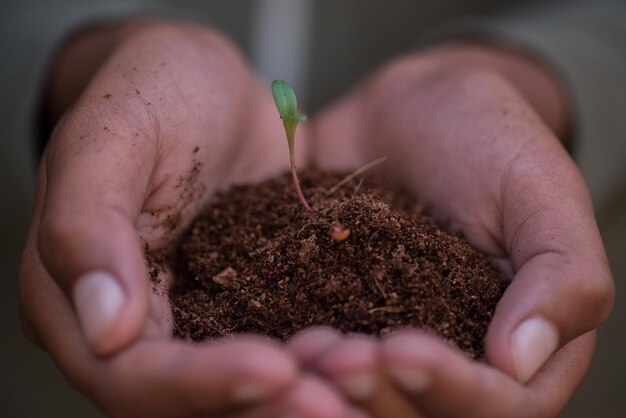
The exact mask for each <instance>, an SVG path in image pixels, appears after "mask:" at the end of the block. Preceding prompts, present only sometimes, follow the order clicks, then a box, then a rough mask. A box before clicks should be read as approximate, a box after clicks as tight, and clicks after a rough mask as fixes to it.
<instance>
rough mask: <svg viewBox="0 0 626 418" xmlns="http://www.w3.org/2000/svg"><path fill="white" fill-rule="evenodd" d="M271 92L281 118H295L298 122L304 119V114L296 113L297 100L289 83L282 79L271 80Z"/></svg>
mask: <svg viewBox="0 0 626 418" xmlns="http://www.w3.org/2000/svg"><path fill="white" fill-rule="evenodd" d="M272 94H273V95H274V102H276V107H277V108H278V113H279V114H280V117H281V119H295V120H297V121H298V122H304V121H305V120H306V115H299V114H298V113H297V111H298V101H297V100H296V95H295V93H294V92H293V89H292V88H291V86H290V85H289V84H287V83H286V82H284V81H283V80H274V81H272Z"/></svg>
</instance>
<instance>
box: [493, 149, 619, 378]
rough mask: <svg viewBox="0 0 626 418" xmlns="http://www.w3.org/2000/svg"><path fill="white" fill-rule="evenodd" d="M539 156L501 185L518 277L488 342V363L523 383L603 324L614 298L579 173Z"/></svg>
mask: <svg viewBox="0 0 626 418" xmlns="http://www.w3.org/2000/svg"><path fill="white" fill-rule="evenodd" d="M539 151H540V152H537V153H536V154H535V153H533V154H532V155H529V156H528V157H526V156H521V157H520V158H519V160H518V161H516V162H515V164H513V165H512V166H511V169H510V171H509V176H508V177H507V178H506V181H505V184H503V187H502V190H503V192H502V193H503V197H502V202H503V203H502V219H503V232H504V239H505V243H506V246H507V251H508V254H509V256H510V259H511V262H512V266H513V271H514V272H515V276H514V278H513V281H512V283H511V285H510V286H509V288H508V289H507V290H506V292H505V294H504V296H503V298H502V300H501V301H500V303H499V304H498V308H497V310H496V313H495V315H494V318H493V321H492V323H491V325H490V328H489V332H488V335H487V341H486V353H487V358H488V360H489V361H490V362H491V363H492V364H494V365H496V366H497V367H499V368H501V369H503V370H504V371H506V372H508V373H509V374H510V375H512V376H514V377H515V378H516V379H517V380H518V381H519V382H521V383H526V382H528V381H529V380H530V379H531V378H532V377H533V376H534V375H535V373H536V372H537V371H538V370H539V369H540V368H541V367H542V366H543V365H544V363H545V362H546V360H548V358H549V357H550V356H551V355H552V354H553V353H554V352H555V351H556V350H558V349H559V348H561V347H562V346H564V345H565V344H567V343H568V342H570V341H572V340H573V339H575V338H577V337H578V336H580V335H582V334H585V333H587V332H588V331H591V330H593V329H595V328H597V327H598V326H599V325H600V324H601V323H602V322H604V320H605V319H606V318H607V316H608V314H609V312H610V310H611V306H612V300H613V294H614V288H613V281H612V277H611V272H610V269H609V266H608V261H607V259H606V255H605V252H604V246H603V244H602V239H601V237H600V233H599V231H598V227H597V225H596V223H595V217H594V213H593V207H592V204H591V198H590V196H589V192H588V190H587V188H586V186H585V184H584V181H583V180H582V177H581V175H580V173H579V172H578V170H577V169H576V167H575V166H574V164H573V162H571V160H569V159H568V158H567V157H566V156H565V155H564V151H563V150H561V149H559V150H554V149H552V150H549V149H545V148H544V149H540V150H539ZM520 197H523V198H520Z"/></svg>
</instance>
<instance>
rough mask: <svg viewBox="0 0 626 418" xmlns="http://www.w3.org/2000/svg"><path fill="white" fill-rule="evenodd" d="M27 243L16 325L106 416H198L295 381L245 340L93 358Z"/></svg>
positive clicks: (158, 341) (291, 370) (290, 371)
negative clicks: (23, 327)
mask: <svg viewBox="0 0 626 418" xmlns="http://www.w3.org/2000/svg"><path fill="white" fill-rule="evenodd" d="M34 227H36V224H35V225H34ZM33 229H35V228H33ZM33 238H34V232H33V231H31V234H30V235H29V240H28V243H27V246H26V249H25V252H24V260H23V263H22V269H21V272H20V277H21V280H20V297H21V306H22V318H23V322H24V323H25V324H27V327H28V329H29V330H30V332H29V334H30V335H31V336H33V337H34V338H35V339H36V341H38V343H39V344H40V345H41V346H42V347H43V348H44V349H45V350H47V351H48V352H49V353H50V355H51V356H52V357H53V358H54V359H55V362H56V363H57V364H58V365H59V367H60V369H61V370H62V371H63V373H64V375H65V376H66V377H67V378H68V379H69V380H70V381H71V382H72V383H73V384H74V385H75V386H76V387H77V388H79V389H80V390H81V391H82V392H84V393H86V394H87V395H88V396H89V397H90V398H91V399H93V400H95V401H96V402H97V403H98V404H99V405H100V406H101V407H102V408H103V409H105V410H106V411H107V412H108V413H110V414H111V415H112V416H134V417H144V416H145V417H168V416H172V417H173V416H186V415H191V416H193V415H202V414H204V415H206V414H208V413H214V412H215V411H223V410H230V409H232V408H235V407H238V406H241V405H243V404H252V403H254V402H261V401H269V400H270V399H272V398H273V397H275V396H277V395H278V394H280V393H281V392H282V391H283V390H284V389H285V388H286V387H288V386H289V385H290V384H292V383H293V382H294V381H295V377H296V365H295V362H294V361H293V359H292V358H291V356H289V355H288V354H287V353H286V352H285V351H284V350H283V349H280V348H279V347H277V346H275V345H274V344H271V343H270V342H268V341H267V340H261V339H259V338H251V337H241V338H237V339H233V340H222V341H218V342H212V343H207V344H187V343H183V342H180V341H171V340H169V337H168V336H165V335H160V336H158V335H159V334H158V333H156V334H155V335H157V337H150V338H149V339H148V338H147V337H145V338H144V339H142V340H141V341H140V342H136V343H135V344H133V345H131V346H128V347H127V348H126V349H125V350H124V351H122V352H119V353H118V354H115V355H113V356H110V357H107V358H104V359H103V358H100V357H96V356H95V355H94V354H93V353H92V352H91V350H90V349H89V347H88V345H87V344H86V341H85V340H84V338H83V337H82V335H81V332H80V328H79V324H78V322H77V320H76V317H75V315H74V313H73V311H72V308H71V306H70V304H69V301H68V300H67V298H66V297H65V296H64V295H63V293H62V292H61V290H60V288H59V287H58V285H57V284H56V283H55V282H54V281H53V280H52V279H51V278H50V277H49V275H48V274H47V273H46V271H45V270H44V269H43V266H42V264H41V263H40V262H39V259H38V253H37V251H36V249H35V247H34V240H33ZM146 328H150V326H147V327H146ZM138 399H150V400H151V401H150V402H137V400H138Z"/></svg>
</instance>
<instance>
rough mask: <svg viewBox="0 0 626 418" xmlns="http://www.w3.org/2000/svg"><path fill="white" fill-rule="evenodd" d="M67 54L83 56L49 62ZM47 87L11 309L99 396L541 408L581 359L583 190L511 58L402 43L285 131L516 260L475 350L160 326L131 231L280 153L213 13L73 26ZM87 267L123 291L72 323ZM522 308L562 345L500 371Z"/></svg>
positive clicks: (303, 149) (369, 410)
mask: <svg viewBox="0 0 626 418" xmlns="http://www.w3.org/2000/svg"><path fill="white" fill-rule="evenodd" d="M106 34H108V36H105V35H106ZM85 59H87V61H88V62H91V63H92V65H90V66H87V67H88V68H91V70H90V71H92V73H91V74H88V75H85V74H80V76H79V75H75V76H74V77H68V76H67V74H68V72H67V71H69V70H67V69H68V68H70V69H71V68H73V66H72V63H73V62H77V61H81V62H84V60H85ZM96 69H97V71H95V70H96ZM66 70H67V71H66ZM76 84H80V86H77V85H76ZM522 92H523V93H522ZM47 97H48V100H47V102H46V109H47V114H49V115H50V117H51V120H53V121H55V118H56V117H57V116H60V115H63V116H62V118H61V119H60V121H58V123H57V124H56V128H55V130H54V132H53V134H52V137H51V140H50V142H49V144H48V147H47V149H46V151H45V154H44V156H43V158H42V162H41V166H40V173H39V188H38V196H37V203H36V208H35V213H34V217H33V222H32V225H31V231H30V234H29V237H28V241H27V245H26V248H25V251H24V257H23V262H22V269H21V276H20V297H21V308H22V319H23V323H24V329H25V332H26V334H27V335H28V336H29V337H30V338H31V339H32V340H33V341H34V342H35V343H36V344H38V345H39V346H40V347H42V348H43V349H44V350H46V351H48V352H49V353H50V354H51V355H52V357H53V358H54V360H55V361H56V362H57V364H58V365H59V367H60V368H61V370H62V371H63V372H64V374H65V375H66V376H67V378H68V379H69V380H70V381H71V382H72V383H73V384H74V385H75V386H76V387H77V388H79V389H80V390H81V391H82V392H84V393H85V394H86V395H87V396H88V397H90V398H91V399H93V400H94V401H95V402H96V403H97V404H98V405H99V406H100V407H101V408H102V409H103V410H105V411H106V412H107V413H109V414H110V415H112V416H115V417H143V416H146V417H170V416H185V417H187V416H188V417H200V416H202V417H206V416H228V417H250V418H253V417H273V416H276V417H282V416H286V415H288V414H292V415H297V416H299V417H322V418H326V417H328V418H333V417H380V418H383V417H461V416H463V417H501V416H511V417H551V416H555V415H556V414H557V413H558V412H559V411H560V410H561V408H562V407H563V405H564V404H565V402H566V401H567V400H568V399H569V397H570V396H571V394H572V393H573V391H574V389H575V388H576V386H577V385H578V383H579V382H580V380H581V379H582V377H583V375H584V373H585V372H586V370H587V368H588V366H589V361H590V358H591V355H592V352H593V346H594V338H595V335H594V332H593V330H594V329H595V328H596V327H597V326H598V325H599V324H600V323H602V321H603V320H604V319H605V318H606V316H607V315H608V312H609V310H610V307H611V302H612V295H613V285H612V279H611V275H610V271H609V269H608V265H607V261H606V257H605V254H604V249H603V246H602V242H601V240H600V236H599V234H598V231H597V227H596V225H595V221H594V217H593V210H592V206H591V201H590V198H589V193H588V191H587V188H586V186H585V184H584V182H583V180H582V177H581V176H580V173H579V172H578V170H577V168H576V167H575V165H574V163H573V162H572V161H571V159H570V158H569V157H568V155H567V153H566V151H565V150H564V148H563V145H562V144H561V141H560V140H559V137H563V138H564V137H566V134H567V110H566V106H565V100H564V98H563V96H562V94H561V92H560V90H559V88H558V85H557V84H555V82H554V80H553V79H552V78H551V77H550V76H549V74H548V73H546V72H545V71H544V70H543V69H542V68H541V66H540V65H539V64H537V63H535V62H533V61H531V60H529V59H528V58H527V57H524V56H522V55H520V54H517V53H514V52H510V51H506V50H501V49H498V48H494V47H487V46H480V45H454V46H449V47H440V48H437V49H434V50H431V51H425V52H422V53H420V54H412V55H408V56H405V57H402V58H400V59H398V60H396V61H394V62H391V63H389V64H388V65H386V66H385V67H383V68H382V69H380V70H379V71H377V72H376V73H375V74H373V75H372V76H371V77H370V78H368V80H366V81H365V82H364V83H362V84H360V85H358V86H357V87H356V88H355V89H354V90H353V92H352V93H350V94H349V95H348V96H346V97H344V98H342V99H340V100H338V102H337V103H335V104H334V105H332V106H330V107H329V108H328V109H326V110H325V111H323V112H322V113H321V114H320V115H318V116H317V117H315V118H314V120H313V121H311V122H310V123H309V122H307V123H306V124H302V125H301V126H300V127H299V132H298V136H299V138H298V144H299V145H298V147H297V152H298V154H299V155H297V159H298V161H299V164H300V165H302V164H303V163H304V162H306V161H311V160H314V161H315V162H316V163H317V164H319V165H320V166H322V167H324V168H331V169H349V168H355V167H358V166H360V165H362V164H364V163H366V162H368V161H371V160H372V159H374V158H376V157H379V156H380V155H387V156H388V157H389V158H390V160H391V161H392V163H391V164H388V166H389V167H394V168H395V169H396V170H397V174H398V175H399V176H400V178H401V179H403V181H405V182H406V183H407V186H409V187H410V188H411V190H413V191H414V192H415V193H416V194H417V195H418V196H420V198H421V199H423V200H424V201H425V202H426V203H428V204H429V205H430V206H431V207H432V208H433V210H434V211H435V214H436V215H437V216H439V217H440V219H441V220H442V221H444V222H447V223H448V224H449V225H450V226H451V227H452V228H455V229H460V230H462V231H463V233H464V234H465V235H466V236H467V237H468V239H469V240H470V241H471V242H472V243H473V244H474V245H475V246H477V247H479V248H481V249H482V250H483V251H486V252H487V253H489V254H491V255H492V256H493V257H494V258H499V259H502V260H508V261H504V262H503V265H508V269H509V270H510V271H511V272H512V275H513V276H514V278H513V282H512V285H511V286H510V288H509V289H508V290H507V292H506V294H505V296H504V298H503V300H502V302H501V303H500V304H499V306H498V309H497V312H496V315H495V316H494V319H493V323H492V325H491V327H490V329H489V334H488V337H487V360H488V363H476V362H473V361H471V360H470V359H468V358H467V357H466V356H465V355H464V354H463V353H460V352H458V351H457V350H455V349H453V348H451V347H450V346H448V345H446V344H444V343H443V342H441V341H440V340H438V339H436V338H434V337H432V336H429V335H426V334H424V333H420V332H418V331H414V330H413V331H409V330H407V331H401V332H398V333H396V334H393V335H391V336H389V337H387V338H385V339H382V340H374V339H370V338H367V337H360V336H342V335H339V334H337V333H336V332H334V331H332V330H328V329H311V330H306V331H304V332H303V333H302V334H300V335H298V336H296V337H294V338H293V340H292V341H290V342H289V343H288V344H286V345H282V346H281V345H278V344H276V343H274V342H271V341H268V340H264V339H259V338H254V337H245V336H242V337H237V338H234V339H229V340H223V341H211V342H207V343H205V344H200V345H190V344H187V343H184V342H180V341H172V340H171V338H170V335H171V313H170V312H169V307H168V305H167V297H166V296H165V295H164V292H163V291H164V289H166V287H167V283H168V281H169V280H171V277H170V276H169V275H168V274H167V272H164V273H163V274H162V277H161V279H162V280H161V284H160V289H157V291H156V292H153V291H152V289H151V285H150V284H149V282H148V280H147V279H146V276H147V272H146V268H145V265H144V261H143V252H142V249H143V246H144V245H146V244H147V245H148V246H149V247H150V248H151V249H158V248H162V247H163V246H165V245H167V244H168V243H170V242H172V241H173V240H175V239H176V237H177V236H178V234H180V232H181V231H182V230H183V229H184V227H185V226H186V225H188V223H189V222H190V221H191V220H192V219H193V217H194V216H195V214H196V213H197V212H198V211H199V210H201V208H202V207H203V206H204V205H205V204H206V203H207V201H208V200H209V198H210V196H211V195H212V194H213V193H214V192H215V191H216V190H217V189H219V188H221V187H226V186H228V185H229V184H232V183H233V182H245V181H255V180H260V179H263V178H266V177H268V176H271V175H273V174H276V173H278V172H281V171H285V170H287V169H288V166H289V155H288V149H287V147H286V146H285V143H284V140H281V138H283V136H284V133H283V131H282V129H283V128H282V125H281V123H280V120H279V119H278V117H277V114H276V110H275V108H274V104H273V100H272V97H271V94H270V91H269V89H268V88H267V87H266V86H262V85H261V84H260V82H259V81H258V80H257V79H256V78H255V76H254V75H253V74H252V73H251V71H250V70H249V69H248V67H247V65H246V64H245V62H244V61H243V59H242V58H241V56H240V54H239V53H238V52H237V50H236V48H235V47H234V46H233V45H232V44H230V43H229V42H228V41H227V40H225V39H224V38H222V37H221V36H220V35H219V34H216V33H214V32H210V31H208V30H206V29H201V28H197V27H189V26H180V25H172V24H166V23H154V22H139V23H128V24H121V25H118V26H111V27H106V28H98V29H97V30H93V31H89V30H88V31H85V32H83V33H81V34H80V36H78V37H77V38H75V39H74V40H73V41H71V42H70V43H69V44H68V45H67V46H66V48H65V49H64V50H63V51H62V52H61V54H60V56H59V59H58V60H57V63H56V66H55V67H54V69H53V71H52V75H51V79H50V84H49V94H48V96H47ZM198 163H199V164H198ZM191 173H196V174H194V176H192V177H193V178H195V180H194V181H192V182H191V183H189V184H186V186H187V187H186V188H185V192H184V193H181V188H180V187H177V185H179V184H180V181H179V178H180V177H181V176H182V177H185V178H186V177H189V175H190V174H191ZM172 219H177V220H178V221H179V222H176V223H175V224H176V227H175V228H173V229H172V228H171V225H172V223H171V220H172ZM93 271H105V272H107V273H109V274H110V275H112V276H113V277H115V279H116V280H117V281H118V283H119V285H120V286H121V289H122V291H123V295H124V298H125V299H124V305H123V308H122V309H121V311H120V312H119V313H118V315H117V317H116V321H115V322H114V324H113V325H111V326H109V327H107V328H105V329H104V331H103V332H102V333H100V334H99V335H98V336H97V337H93V336H91V337H90V338H87V337H86V336H85V333H84V332H83V331H82V330H81V327H80V323H79V321H78V318H77V315H76V311H75V309H73V306H72V302H71V300H72V299H71V295H72V291H73V289H74V288H75V286H76V283H77V280H78V279H79V278H80V277H82V276H83V275H84V274H86V273H89V272H93ZM536 316H540V317H542V318H544V319H546V320H547V321H548V322H549V323H550V324H552V326H553V328H554V329H555V330H556V331H557V339H558V342H557V344H558V347H559V350H558V351H557V352H556V353H555V354H554V355H552V356H551V357H550V359H549V360H548V362H547V363H546V364H545V365H544V367H542V368H541V369H540V370H539V371H538V372H537V373H536V374H534V375H532V377H531V378H530V380H529V381H528V382H524V383H518V382H520V381H522V380H524V379H521V378H520V373H519V370H518V369H517V368H516V365H515V362H514V359H513V358H512V355H511V341H512V340H511V338H512V337H511V335H512V333H513V332H514V330H515V329H516V328H517V326H518V325H519V324H521V323H522V322H523V321H525V320H526V319H528V318H533V317H536ZM398 369H400V370H409V371H412V372H413V373H412V374H411V376H412V377H413V379H409V380H406V379H404V380H403V379H402V378H398V373H397V372H395V371H397V370H398ZM95 376H97V378H95ZM416 376H417V378H415V377H416ZM416 382H417V383H419V384H417V383H416ZM148 396H149V397H150V399H152V400H153V401H151V402H150V403H146V402H144V401H143V400H144V399H146V397H148Z"/></svg>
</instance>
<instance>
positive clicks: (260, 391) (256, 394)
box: [233, 382, 276, 402]
mask: <svg viewBox="0 0 626 418" xmlns="http://www.w3.org/2000/svg"><path fill="white" fill-rule="evenodd" d="M275 391H276V389H275V388H272V387H267V386H262V385H259V384H255V383H251V382H246V383H241V384H240V385H238V386H235V388H234V390H233V398H234V399H235V400H236V401H237V402H256V401H260V400H264V399H267V398H269V397H270V396H271V395H272V394H273V393H274V392H275Z"/></svg>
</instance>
